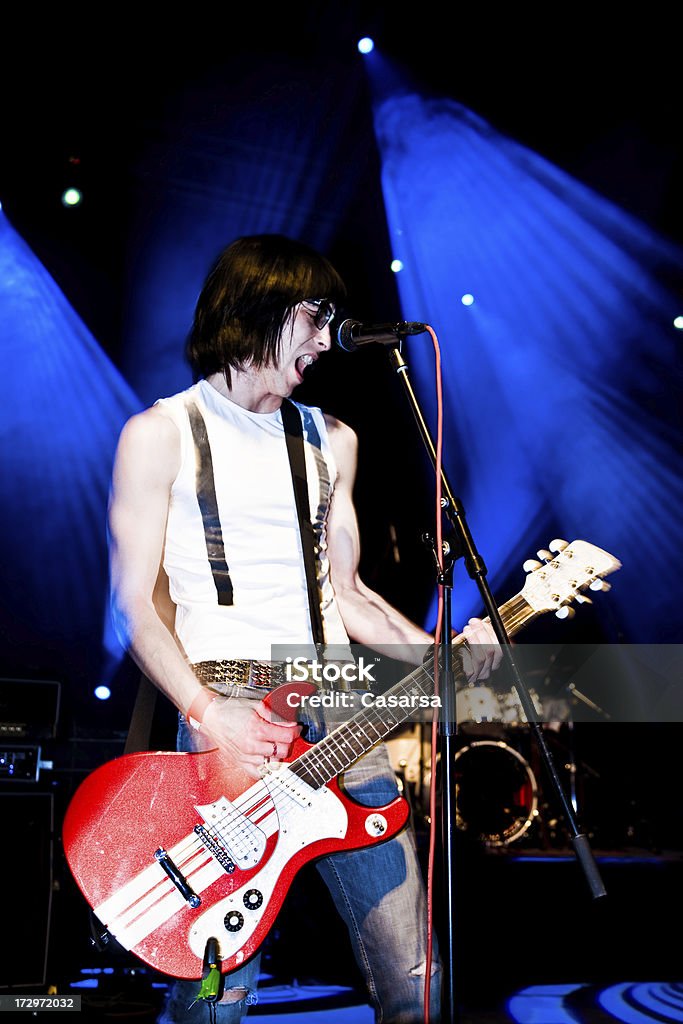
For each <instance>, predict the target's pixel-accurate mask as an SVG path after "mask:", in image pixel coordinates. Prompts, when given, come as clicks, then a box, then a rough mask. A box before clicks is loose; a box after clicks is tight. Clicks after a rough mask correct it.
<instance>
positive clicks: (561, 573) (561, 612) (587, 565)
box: [521, 540, 621, 619]
mask: <svg viewBox="0 0 683 1024" xmlns="http://www.w3.org/2000/svg"><path fill="white" fill-rule="evenodd" d="M548 548H549V550H547V551H546V550H542V551H539V552H537V554H538V558H539V559H542V561H537V560H536V559H532V558H530V559H528V560H527V561H526V562H525V563H524V565H523V569H524V571H525V572H528V573H529V575H528V576H527V579H526V582H525V584H524V587H523V589H522V592H521V593H522V597H523V598H524V600H525V601H526V602H527V604H529V605H530V606H531V607H532V608H533V610H534V611H535V612H550V611H554V612H555V614H556V615H557V616H558V618H561V619H565V618H571V616H572V615H573V614H574V609H573V608H572V607H571V605H572V602H573V601H578V602H579V603H584V604H590V597H588V596H587V595H586V594H585V593H584V591H585V590H587V589H590V590H609V589H610V585H609V583H605V582H604V581H603V577H604V576H609V574H610V573H612V572H616V570H617V569H620V568H621V562H619V561H618V560H617V559H616V558H615V557H614V555H610V554H609V552H608V551H603V550H602V548H597V547H595V545H594V544H588V543H587V542H586V541H585V540H575V541H572V543H571V544H568V543H567V541H565V540H553V541H551V542H550V544H549V545H548Z"/></svg>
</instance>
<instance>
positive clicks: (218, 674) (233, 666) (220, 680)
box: [192, 659, 366, 691]
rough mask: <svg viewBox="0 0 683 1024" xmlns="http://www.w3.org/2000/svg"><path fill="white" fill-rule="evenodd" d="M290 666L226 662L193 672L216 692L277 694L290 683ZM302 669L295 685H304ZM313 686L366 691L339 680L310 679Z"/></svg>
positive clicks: (209, 663) (200, 664)
mask: <svg viewBox="0 0 683 1024" xmlns="http://www.w3.org/2000/svg"><path fill="white" fill-rule="evenodd" d="M286 668H287V665H286V664H285V663H284V662H282V661H250V660H247V659H234V660H223V661H198V662H196V663H195V664H194V665H192V671H193V672H194V674H195V675H196V677H197V679H198V680H199V682H200V683H203V685H204V686H208V687H211V688H212V689H213V688H215V689H220V688H222V687H227V686H245V687H255V688H256V689H261V690H273V689H275V687H276V686H280V685H281V684H282V683H285V682H288V680H287V678H286V675H285V670H286ZM301 673H302V669H300V668H297V672H296V676H295V681H296V682H303V681H305V680H302V678H301ZM308 681H309V682H312V683H314V684H315V685H316V686H319V687H320V689H325V690H346V691H348V690H351V689H353V688H356V689H364V688H366V686H365V684H362V685H361V686H360V687H358V686H356V687H352V686H351V685H350V684H349V683H348V682H347V681H346V680H345V679H341V678H340V679H338V680H335V681H334V682H328V681H326V682H325V683H324V684H321V683H319V682H318V681H317V680H315V679H313V678H311V677H309V680H308Z"/></svg>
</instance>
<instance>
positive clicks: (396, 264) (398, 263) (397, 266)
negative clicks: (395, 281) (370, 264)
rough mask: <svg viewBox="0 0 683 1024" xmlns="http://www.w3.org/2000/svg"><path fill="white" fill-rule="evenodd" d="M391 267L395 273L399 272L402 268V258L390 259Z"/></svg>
mask: <svg viewBox="0 0 683 1024" xmlns="http://www.w3.org/2000/svg"><path fill="white" fill-rule="evenodd" d="M391 269H392V270H393V272H394V273H395V274H398V273H400V272H401V271H402V270H403V260H392V261H391Z"/></svg>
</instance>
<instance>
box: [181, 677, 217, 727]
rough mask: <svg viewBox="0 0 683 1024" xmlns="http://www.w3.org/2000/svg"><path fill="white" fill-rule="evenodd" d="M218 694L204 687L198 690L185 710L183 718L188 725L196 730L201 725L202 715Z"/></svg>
mask: <svg viewBox="0 0 683 1024" xmlns="http://www.w3.org/2000/svg"><path fill="white" fill-rule="evenodd" d="M217 696H218V694H216V693H212V692H211V690H207V689H206V688H205V687H202V689H201V690H200V691H199V693H198V694H197V696H196V697H195V698H194V700H193V701H192V703H191V704H190V706H189V708H188V709H187V711H186V712H185V718H186V719H187V723H188V725H189V726H190V727H191V728H192V729H195V730H196V731H197V732H199V730H200V729H201V727H202V723H203V721H204V715H205V714H206V709H207V708H208V706H209V704H213V702H214V701H215V700H216V699H217Z"/></svg>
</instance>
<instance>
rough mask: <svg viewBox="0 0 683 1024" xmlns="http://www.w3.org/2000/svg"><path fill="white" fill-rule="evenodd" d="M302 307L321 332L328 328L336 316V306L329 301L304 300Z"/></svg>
mask: <svg viewBox="0 0 683 1024" xmlns="http://www.w3.org/2000/svg"><path fill="white" fill-rule="evenodd" d="M301 305H302V306H303V307H304V309H305V310H306V312H307V313H308V314H309V316H310V317H311V318H312V319H313V323H314V324H315V326H316V327H317V328H318V330H319V331H322V330H323V329H324V328H325V327H327V325H328V324H329V322H330V320H331V319H332V317H333V316H334V314H335V308H334V304H333V303H332V302H330V300H329V299H304V300H303V302H302V303H301Z"/></svg>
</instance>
